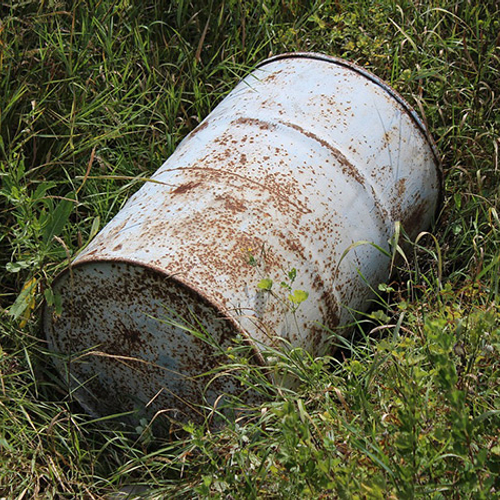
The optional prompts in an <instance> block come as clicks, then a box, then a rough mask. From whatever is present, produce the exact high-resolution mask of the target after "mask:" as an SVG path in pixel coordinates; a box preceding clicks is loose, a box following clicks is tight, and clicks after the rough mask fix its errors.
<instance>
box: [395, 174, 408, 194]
mask: <svg viewBox="0 0 500 500" xmlns="http://www.w3.org/2000/svg"><path fill="white" fill-rule="evenodd" d="M396 192H397V194H398V196H399V197H402V196H404V194H405V192H406V179H405V178H402V179H399V180H398V182H397V183H396Z"/></svg>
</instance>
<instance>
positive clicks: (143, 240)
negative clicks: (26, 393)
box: [44, 53, 440, 419]
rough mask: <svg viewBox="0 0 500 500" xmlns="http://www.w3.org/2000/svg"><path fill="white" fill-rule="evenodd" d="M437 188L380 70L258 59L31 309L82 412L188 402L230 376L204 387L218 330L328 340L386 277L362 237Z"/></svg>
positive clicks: (224, 387) (185, 406) (315, 57)
mask: <svg viewBox="0 0 500 500" xmlns="http://www.w3.org/2000/svg"><path fill="white" fill-rule="evenodd" d="M439 189H440V172H439V166H438V161H437V158H436V152H435V150H434V146H433V143H432V140H431V139H430V137H429V135H428V133H427V131H426V129H425V127H424V125H423V124H422V122H421V121H420V119H419V118H418V116H417V115H416V113H415V112H414V111H413V110H412V109H411V107H410V106H409V105H408V104H407V103H406V102H405V101H404V100H403V99H402V98H401V97H400V96H399V95H398V94H397V93H396V92H395V91H394V90H392V89H391V88H390V87H389V86H388V85H386V84H385V83H384V82H382V81H381V80H379V79H378V78H377V77H375V76H374V75H372V74H371V73H369V72H367V71H366V70H364V69H363V68H360V67H358V66H355V65H353V64H350V63H348V62H346V61H343V60H339V59H335V58H331V57H328V56H324V55H319V54H310V53H297V54H284V55H281V56H276V57H273V58H271V59H268V60H266V61H264V62H263V63H261V64H260V65H259V66H258V67H257V69H255V71H253V72H252V73H251V74H250V75H249V76H247V77H246V78H245V79H244V80H243V81H242V82H241V83H239V84H238V85H237V86H236V88H235V89H234V90H233V91H232V92H231V93H230V94H229V95H228V96H227V97H226V98H225V99H224V100H223V101H222V102H221V103H220V104H219V105H218V106H217V107H216V108H215V109H214V111H213V112H212V113H211V114H210V115H209V116H208V117H207V118H206V119H205V120H204V121H203V122H202V123H201V124H200V125H199V126H198V127H197V128H196V129H195V130H194V131H193V132H191V133H190V134H189V135H188V136H187V137H186V138H185V139H184V140H183V141H182V143H181V144H180V145H179V147H178V148H177V150H176V151H175V152H174V153H173V154H172V156H171V157H170V158H169V159H168V160H167V161H166V162H165V163H164V164H163V166H162V167H161V168H160V169H159V170H158V171H157V172H156V173H155V175H154V176H153V178H152V180H151V182H147V183H145V185H144V186H143V187H142V188H141V189H140V190H139V191H137V192H136V193H135V194H134V195H133V196H132V197H131V198H130V199H129V200H128V202H127V204H126V205H125V206H124V208H123V209H122V210H121V211H120V212H119V213H118V214H117V215H116V216H115V218H114V219H113V220H112V221H111V222H110V223H109V224H108V225H107V226H106V227H105V228H104V229H103V230H102V231H101V232H100V233H99V234H98V235H97V236H96V238H95V239H94V240H93V241H92V242H91V243H90V245H89V246H88V247H87V248H86V249H85V250H84V251H82V252H81V253H80V254H79V255H78V257H77V258H76V259H75V260H74V261H73V263H72V264H71V266H70V267H69V269H67V270H66V271H65V272H63V273H62V274H61V275H60V276H59V277H58V278H57V279H56V280H55V282H54V291H55V292H56V293H58V294H60V295H61V298H62V314H60V315H56V314H55V313H54V312H53V311H52V310H50V308H47V309H46V311H45V314H44V327H45V330H46V333H47V336H48V340H49V344H50V347H51V349H53V350H54V351H57V352H59V353H62V354H64V355H68V356H66V358H64V357H61V358H60V361H58V363H59V368H60V369H61V370H65V369H66V368H67V367H68V366H69V365H70V366H69V373H70V378H71V380H72V386H73V387H74V388H77V387H78V390H77V392H76V393H77V395H78V397H79V399H80V401H81V402H82V404H83V405H84V406H85V407H87V408H88V409H89V410H90V411H92V412H94V413H98V414H103V413H117V412H121V411H128V410H130V411H132V410H138V411H139V412H140V411H142V410H143V409H144V408H145V407H146V406H147V407H148V409H149V410H150V411H153V412H156V411H160V410H168V411H172V412H173V413H172V415H174V416H175V417H176V418H180V419H193V418H196V415H198V414H199V405H201V404H203V403H204V401H208V403H209V404H212V403H213V402H214V401H215V400H216V399H217V398H218V397H219V396H220V395H222V394H224V393H234V392H236V391H238V390H239V389H238V387H236V386H235V385H234V381H232V379H231V378H229V377H227V378H218V379H216V380H215V381H212V383H210V384H209V385H208V387H207V383H208V382H209V380H210V379H211V377H210V376H208V375H203V374H205V373H206V372H208V371H210V370H211V369H212V368H213V367H214V366H216V365H217V364H218V363H220V362H222V361H224V354H223V353H222V352H220V351H219V350H218V349H217V348H216V347H214V345H215V344H218V345H220V346H222V349H225V348H227V347H229V346H230V345H231V342H232V340H233V339H234V337H235V336H236V335H241V336H244V337H245V338H246V339H247V341H248V343H249V344H250V345H252V346H253V347H254V352H255V360H257V362H259V361H262V358H261V355H260V353H261V351H262V349H264V348H265V347H266V346H279V345H280V344H281V343H283V340H285V341H286V342H285V343H286V344H288V345H292V346H297V347H303V348H305V349H307V350H309V351H310V352H311V353H313V354H321V353H324V352H325V351H326V350H327V349H328V339H329V336H330V332H329V331H328V330H333V329H335V328H337V327H339V326H342V325H345V324H346V322H349V321H352V311H363V310H366V308H367V306H368V305H369V298H370V295H371V294H370V287H375V288H376V287H377V285H378V284H379V283H380V282H383V281H384V280H386V279H387V277H388V274H389V267H390V260H389V259H388V258H387V257H386V256H385V255H384V254H383V252H381V251H379V250H377V248H376V246H378V247H382V248H384V249H388V248H389V245H388V241H389V240H390V238H391V236H392V235H393V232H394V227H395V223H396V222H397V221H399V222H400V223H401V224H402V226H403V227H404V229H405V230H406V232H407V233H408V234H409V235H410V236H415V235H416V234H417V233H418V232H420V231H422V230H424V229H426V228H427V227H428V226H429V224H430V222H431V219H432V217H433V215H434V213H435V210H436V205H437V200H438V194H439ZM361 241H365V242H370V243H373V245H371V244H362V245H357V244H356V243H358V242H361ZM349 248H350V251H348V252H347V253H345V252H346V250H347V249H349ZM294 269H295V270H296V277H295V279H293V276H294V272H293V270H294ZM271 282H272V286H271ZM282 282H283V283H284V284H283V285H280V284H281V283H282ZM266 288H267V289H266ZM269 288H270V290H269ZM296 290H299V292H296ZM302 292H307V294H308V297H307V300H305V301H303V302H302V303H300V304H298V302H300V300H302V299H303V298H304V297H305V296H306V293H302ZM294 294H295V295H294ZM290 296H291V297H292V298H294V299H296V300H295V302H294V301H293V300H291V299H290ZM173 318H174V319H175V321H172V319H173ZM180 318H184V319H185V320H188V321H190V322H191V323H192V324H193V325H196V329H198V330H199V331H203V332H204V335H209V336H210V338H211V339H212V340H213V343H214V344H213V345H210V343H207V342H206V341H205V340H203V339H201V338H200V335H198V334H194V333H193V332H190V331H187V330H186V329H185V328H183V327H181V326H180V324H181V323H182V321H181V319H180Z"/></svg>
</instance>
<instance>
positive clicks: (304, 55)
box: [255, 51, 443, 184]
mask: <svg viewBox="0 0 500 500" xmlns="http://www.w3.org/2000/svg"><path fill="white" fill-rule="evenodd" d="M293 58H297V59H316V60H318V61H324V62H329V63H333V64H337V65H339V66H343V67H345V68H348V69H350V70H352V71H355V72H356V73H359V74H361V75H362V76H364V77H366V78H368V79H369V80H371V81H372V82H373V83H375V84H376V85H378V86H379V87H381V88H382V89H384V90H385V91H386V92H387V93H389V94H390V95H391V96H392V97H393V98H394V99H395V100H396V101H397V102H399V103H400V104H401V105H402V106H403V107H404V108H405V109H406V110H407V111H408V114H409V115H410V116H411V118H412V120H413V121H414V122H415V124H416V125H417V126H418V128H419V129H420V130H421V131H422V133H423V135H424V137H425V138H426V140H427V142H428V144H429V146H430V149H431V152H432V155H433V157H434V161H435V164H436V168H437V170H438V173H439V177H440V183H441V184H442V176H443V169H442V165H441V160H440V159H439V152H438V148H437V145H436V142H435V140H434V138H433V137H432V135H431V133H430V132H429V130H428V129H427V127H426V125H425V124H424V122H423V121H422V119H421V117H420V116H419V114H418V113H417V112H416V111H415V109H414V108H413V106H411V105H410V103H409V102H408V101H407V100H406V99H405V98H404V97H403V96H402V95H401V94H400V93H399V92H398V91H397V90H395V89H394V88H392V87H391V85H389V84H388V83H387V82H386V81H384V80H383V79H382V78H380V77H378V76H377V75H375V74H374V73H372V72H371V71H369V70H367V69H366V68H363V67H362V66H360V65H358V64H356V63H353V62H351V61H348V60H347V59H342V58H340V57H336V56H330V55H328V54H322V53H320V52H301V51H299V52H285V53H283V54H277V55H275V56H271V57H269V58H267V59H264V60H263V61H261V62H259V63H258V64H257V65H256V66H255V68H256V69H259V68H261V67H262V66H265V65H266V64H269V63H272V62H274V61H279V60H281V59H293Z"/></svg>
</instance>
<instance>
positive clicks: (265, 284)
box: [257, 278, 273, 290]
mask: <svg viewBox="0 0 500 500" xmlns="http://www.w3.org/2000/svg"><path fill="white" fill-rule="evenodd" d="M272 287H273V280H272V279H270V278H264V279H262V280H260V281H259V283H258V284H257V288H260V289H261V290H271V288H272Z"/></svg>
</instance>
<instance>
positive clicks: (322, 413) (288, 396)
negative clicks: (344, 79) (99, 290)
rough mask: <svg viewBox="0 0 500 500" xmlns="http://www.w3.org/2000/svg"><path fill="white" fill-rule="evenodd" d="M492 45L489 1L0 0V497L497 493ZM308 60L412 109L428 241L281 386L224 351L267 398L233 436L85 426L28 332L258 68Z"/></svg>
mask: <svg viewBox="0 0 500 500" xmlns="http://www.w3.org/2000/svg"><path fill="white" fill-rule="evenodd" d="M499 32H500V10H499V7H498V5H497V2H496V1H494V0H485V1H482V2H473V1H467V0H456V1H445V0H422V1H418V2H410V1H405V0H398V1H391V0H384V1H381V2H372V1H369V0H360V1H358V2H347V1H344V0H335V1H329V0H324V1H320V0H317V1H307V2H299V1H297V0H290V1H288V2H274V1H271V0H257V1H253V2H250V1H246V0H240V1H237V0H211V1H210V2H201V1H198V0H191V1H189V0H175V1H172V2H170V3H166V2H147V3H146V4H145V5H143V4H141V3H139V2H131V1H130V0H120V1H114V2H113V1H111V0H101V1H98V0H88V1H75V2H65V1H63V0H61V1H59V0H54V1H42V2H35V1H31V0H26V1H23V2H16V1H12V2H9V3H7V2H4V3H2V4H0V182H1V188H0V283H1V288H0V313H1V318H2V320H1V324H0V497H6V498H19V499H20V498H37V497H43V498H65V497H67V498H75V497H76V498H113V496H112V495H113V494H114V493H115V494H116V492H117V491H119V490H122V491H125V489H126V488H125V487H130V486H131V485H134V487H136V488H139V487H140V486H143V487H145V488H147V492H146V493H144V495H145V496H146V497H153V498H154V497H157V498H162V497H164V496H170V497H174V498H184V497H186V498H187V497H197V498H207V497H210V498H225V499H230V498H337V497H341V498H413V497H423V498H489V497H496V496H498V495H499V492H500V480H499V479H498V478H499V477H500V441H499V428H500V425H499V424H500V398H499V393H500V390H499V387H500V386H499V383H498V379H499V375H500V373H499V370H500V367H499V366H500V365H499V364H498V357H499V355H500V322H499V276H500V272H499V266H500V218H499V210H500V209H499V208H498V205H499V189H498V186H499V184H500V183H499V181H500V178H499V177H500V176H499V165H498V162H499V135H500V134H499V131H500V109H499V108H500V97H499V95H500V88H499V85H498V81H499V80H500V48H499V45H500V37H499V35H498V34H499ZM306 50H307V51H318V52H324V53H327V54H331V55H334V56H340V57H345V58H347V59H349V60H351V61H354V62H357V63H358V64H361V65H363V66H366V67H367V68H368V69H370V70H371V71H373V72H375V73H376V74H377V75H378V76H380V77H381V78H383V79H385V80H386V81H388V82H389V83H390V84H391V85H393V86H394V87H395V88H396V89H397V90H398V91H400V92H401V93H402V94H403V95H404V96H405V98H406V99H407V100H408V101H409V102H410V103H411V104H412V105H413V106H414V107H415V108H416V109H417V110H418V111H419V113H420V114H421V116H422V117H423V119H424V121H425V122H426V123H427V125H428V127H429V130H430V131H431V133H432V135H433V136H434V138H435V139H436V142H437V146H438V149H439V152H440V154H441V155H442V163H443V168H444V194H443V203H442V209H441V211H440V213H439V216H438V218H437V221H436V224H435V227H434V228H433V229H432V231H433V232H432V235H425V236H422V237H421V238H420V239H419V241H418V242H416V243H413V244H412V245H410V246H409V250H408V255H409V256H412V258H411V259H409V261H408V262H409V263H408V264H405V263H403V264H401V266H400V268H399V269H397V270H396V271H395V272H394V274H393V276H392V277H391V279H390V281H388V283H386V284H385V285H383V286H382V287H381V290H380V293H379V297H378V300H377V303H376V305H375V306H374V307H375V309H374V310H373V311H372V312H371V313H370V314H368V315H365V316H363V317H362V318H361V319H360V320H359V321H358V322H357V323H356V325H355V327H356V334H355V335H354V334H353V335H352V336H349V337H347V338H342V337H335V336H334V338H335V339H336V343H337V344H338V345H339V349H338V350H337V352H336V353H335V354H334V355H333V356H331V357H324V358H318V359H313V358H311V357H310V356H309V355H308V354H307V353H305V352H302V351H300V350H292V351H291V352H289V353H287V354H284V353H279V352H276V353H272V354H273V356H274V358H275V360H276V363H275V365H274V370H276V371H277V372H290V371H291V372H293V374H294V376H295V377H297V378H298V379H299V380H300V386H299V387H298V388H297V389H296V390H294V391H292V390H286V389H283V388H278V387H273V386H272V385H270V384H269V383H268V382H266V380H265V379H263V377H262V374H261V372H260V371H259V370H258V369H256V368H255V367H252V366H251V365H250V364H249V363H248V360H247V359H248V358H247V356H246V353H245V349H244V347H243V346H237V345H236V346H235V349H234V351H233V354H232V356H231V358H228V367H226V368H229V369H231V370H233V371H234V372H235V373H237V374H238V377H239V378H240V380H241V383H243V384H247V385H257V386H258V387H260V388H261V390H263V391H265V392H266V393H267V394H268V395H269V399H268V401H267V402H266V403H265V404H263V405H262V406H261V407H259V408H256V409H255V411H253V412H252V413H251V415H250V416H249V417H248V418H246V419H245V420H241V421H238V422H231V421H229V422H228V423H227V425H226V426H225V427H224V428H222V429H220V430H218V431H217V432H215V431H214V430H213V429H210V426H209V425H208V423H206V424H200V425H194V424H189V423H188V424H184V425H179V426H177V427H174V428H173V429H172V431H171V435H170V436H169V437H168V439H167V438H162V439H160V438H156V437H154V436H152V435H151V433H150V431H149V427H148V425H147V422H144V425H143V426H142V427H140V428H139V429H136V430H134V429H132V430H130V429H128V428H126V427H124V426H122V425H121V424H120V423H119V421H117V420H114V419H108V420H104V419H93V418H91V417H89V416H87V415H85V414H84V412H83V411H82V410H81V408H79V407H78V405H77V404H76V403H74V402H73V401H71V398H70V397H69V395H68V394H67V391H66V389H65V387H64V385H63V384H62V382H61V381H60V380H59V378H58V376H57V374H56V373H55V370H54V369H53V368H52V365H51V356H52V355H51V354H50V353H48V352H47V350H46V346H45V344H44V340H43V337H42V335H41V332H40V318H39V317H40V308H41V303H42V300H43V299H46V300H49V301H50V300H56V299H55V298H54V297H52V295H51V293H50V283H51V280H52V279H53V277H54V276H55V274H56V273H57V272H58V270H60V269H62V268H64V266H65V265H67V262H68V258H69V257H71V256H72V255H74V254H75V253H76V252H77V251H78V249H79V248H81V247H82V246H84V245H85V244H86V242H87V241H88V240H89V239H90V238H92V236H93V235H95V233H96V232H97V231H98V230H99V229H100V228H102V227H103V226H104V225H105V224H106V223H107V221H109V220H110V218H111V217H112V216H113V215H114V214H115V213H116V212H117V211H118V210H119V209H120V207H121V206H122V205H123V203H124V201H125V200H126V199H127V198H128V197H129V196H130V195H131V194H132V193H133V192H134V191H135V190H136V189H137V188H138V187H140V185H141V184H142V183H143V182H144V179H145V178H148V177H149V176H150V175H151V174H152V173H153V172H154V171H155V170H156V169H157V168H158V167H159V166H160V164H161V163H162V161H163V160H164V159H165V158H167V157H168V155H169V154H171V153H172V152H173V151H174V149H175V147H176V146H177V144H178V143H179V141H180V140H181V139H182V138H183V137H184V136H185V135H186V134H187V133H188V132H189V131H190V130H192V129H193V128H194V127H195V126H196V125H197V124H198V123H199V122H200V121H201V120H202V119H203V118H204V117H205V116H206V115H207V114H208V113H209V112H210V110H211V109H213V107H214V106H215V105H216V104H217V103H218V102H219V101H220V100H221V99H222V98H223V97H224V95H225V94H226V93H227V92H228V91H229V90H231V89H232V88H233V87H234V85H235V84H236V83H237V81H238V80H239V79H240V78H241V77H243V76H244V75H245V74H247V72H248V71H249V70H250V69H251V68H252V67H253V66H254V65H255V64H256V63H257V62H259V61H260V60H262V59H264V58H265V57H267V56H268V55H269V54H276V53H280V52H284V51H306ZM332 335H334V334H333V332H332ZM128 491H129V492H130V491H131V492H132V493H131V497H134V495H137V494H139V491H140V490H139V489H136V490H135V493H134V490H133V489H132V490H131V489H130V488H129V490H128Z"/></svg>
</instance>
